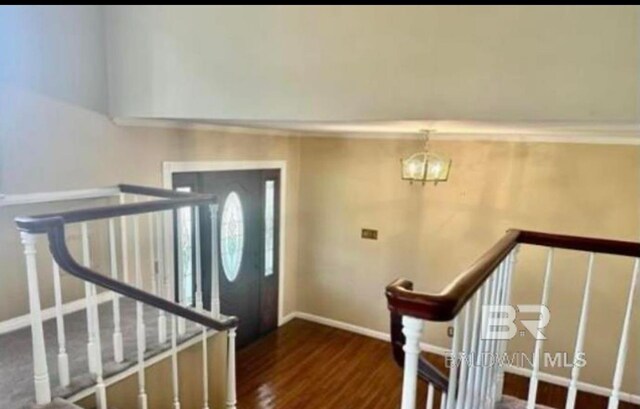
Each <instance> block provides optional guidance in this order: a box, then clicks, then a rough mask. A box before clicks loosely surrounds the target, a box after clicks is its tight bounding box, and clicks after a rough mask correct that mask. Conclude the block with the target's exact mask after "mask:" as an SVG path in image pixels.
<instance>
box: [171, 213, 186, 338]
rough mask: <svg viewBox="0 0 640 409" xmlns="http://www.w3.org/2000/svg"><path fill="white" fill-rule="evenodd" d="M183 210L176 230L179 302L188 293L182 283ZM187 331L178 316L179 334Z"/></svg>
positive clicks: (183, 274) (178, 214) (177, 214)
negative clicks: (181, 243) (181, 244)
mask: <svg viewBox="0 0 640 409" xmlns="http://www.w3.org/2000/svg"><path fill="white" fill-rule="evenodd" d="M182 211H183V209H178V210H176V232H175V236H176V240H177V242H178V252H177V253H178V254H177V256H178V277H177V280H176V278H175V276H174V287H175V286H176V285H177V286H178V291H177V297H178V299H177V300H176V301H177V302H178V303H183V302H184V300H186V299H187V296H186V294H185V293H184V285H183V284H182V283H183V281H184V277H185V271H184V260H183V257H184V256H183V254H182V250H181V249H180V241H181V236H182V229H183V228H182V223H183V220H182V217H180V213H181V212H182ZM185 333H186V322H185V319H184V318H182V317H178V334H179V335H184V334H185Z"/></svg>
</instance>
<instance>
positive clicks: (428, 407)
mask: <svg viewBox="0 0 640 409" xmlns="http://www.w3.org/2000/svg"><path fill="white" fill-rule="evenodd" d="M433 395H434V390H433V384H429V386H428V387H427V404H426V405H425V408H426V409H433Z"/></svg>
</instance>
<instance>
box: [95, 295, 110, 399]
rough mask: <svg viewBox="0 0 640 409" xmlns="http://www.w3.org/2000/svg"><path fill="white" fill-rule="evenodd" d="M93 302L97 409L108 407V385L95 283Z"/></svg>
mask: <svg viewBox="0 0 640 409" xmlns="http://www.w3.org/2000/svg"><path fill="white" fill-rule="evenodd" d="M92 297H93V299H94V302H93V306H92V308H93V315H94V319H93V322H94V325H95V328H96V330H95V333H96V343H95V353H96V358H95V362H96V407H97V409H107V387H106V385H105V383H104V378H103V373H102V342H101V340H100V318H99V315H98V305H97V303H96V302H95V299H96V286H95V285H93V289H92Z"/></svg>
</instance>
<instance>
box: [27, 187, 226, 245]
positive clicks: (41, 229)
mask: <svg viewBox="0 0 640 409" xmlns="http://www.w3.org/2000/svg"><path fill="white" fill-rule="evenodd" d="M118 188H119V189H120V192H122V193H129V194H137V195H145V196H152V197H158V198H160V199H158V200H151V201H147V202H140V203H127V204H116V205H111V206H100V207H91V208H87V209H78V210H69V211H65V212H58V213H51V214H42V215H38V216H21V217H17V218H16V219H15V221H16V224H17V225H18V229H20V230H21V231H24V232H27V233H34V234H37V233H47V232H48V230H49V225H50V224H52V223H53V224H56V223H58V222H59V220H62V222H63V223H64V224H67V223H79V222H86V221H90V220H100V219H108V218H111V217H119V216H130V215H134V214H142V213H152V212H158V211H162V210H171V209H179V208H181V207H187V206H204V205H215V204H216V203H217V201H216V197H215V196H214V195H210V194H201V193H190V192H177V191H174V190H167V189H158V188H150V187H144V186H134V185H118Z"/></svg>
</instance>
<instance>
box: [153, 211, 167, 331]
mask: <svg viewBox="0 0 640 409" xmlns="http://www.w3.org/2000/svg"><path fill="white" fill-rule="evenodd" d="M155 221H156V232H157V235H156V259H157V265H156V266H157V269H156V270H157V271H156V275H157V283H158V284H157V290H158V295H159V296H161V297H162V296H163V295H164V293H165V288H164V287H165V280H166V279H165V274H166V271H165V268H164V248H163V242H164V228H163V225H162V222H163V214H162V213H160V212H159V213H156V218H155ZM158 311H159V312H158V343H160V344H164V343H165V342H167V318H166V314H165V312H164V310H158Z"/></svg>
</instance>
